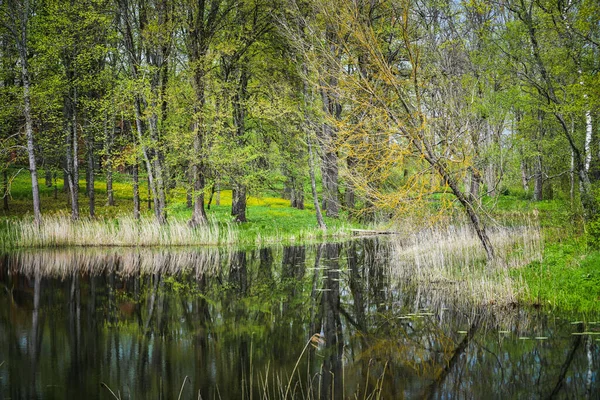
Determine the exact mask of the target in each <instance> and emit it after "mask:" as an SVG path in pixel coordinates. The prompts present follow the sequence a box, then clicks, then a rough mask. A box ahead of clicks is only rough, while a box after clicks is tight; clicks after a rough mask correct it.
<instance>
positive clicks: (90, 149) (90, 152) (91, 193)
mask: <svg viewBox="0 0 600 400" xmlns="http://www.w3.org/2000/svg"><path fill="white" fill-rule="evenodd" d="M86 139H87V140H86V145H87V174H86V176H87V184H86V186H87V191H88V192H87V196H88V202H89V206H90V218H94V217H95V216H96V191H95V187H94V186H95V180H96V179H95V178H96V177H95V175H94V169H95V165H94V134H93V133H92V130H91V129H89V126H88V132H87V135H86Z"/></svg>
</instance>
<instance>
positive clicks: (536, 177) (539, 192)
mask: <svg viewBox="0 0 600 400" xmlns="http://www.w3.org/2000/svg"><path fill="white" fill-rule="evenodd" d="M538 122H539V126H538V129H539V134H538V138H537V140H536V142H537V143H538V149H537V155H536V156H535V161H534V164H533V200H534V201H541V200H543V198H544V171H543V163H542V149H541V148H540V143H541V142H542V140H543V137H544V114H543V112H542V111H538Z"/></svg>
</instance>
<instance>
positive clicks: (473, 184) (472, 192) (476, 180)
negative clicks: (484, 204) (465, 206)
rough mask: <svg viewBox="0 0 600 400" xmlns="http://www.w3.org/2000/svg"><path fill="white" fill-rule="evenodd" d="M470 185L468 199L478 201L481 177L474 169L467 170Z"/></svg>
mask: <svg viewBox="0 0 600 400" xmlns="http://www.w3.org/2000/svg"><path fill="white" fill-rule="evenodd" d="M469 175H470V178H471V179H470V185H469V197H470V199H471V201H473V202H475V201H478V200H479V188H480V186H481V175H480V174H479V171H477V169H476V168H474V167H471V168H469Z"/></svg>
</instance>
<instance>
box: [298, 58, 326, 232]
mask: <svg viewBox="0 0 600 400" xmlns="http://www.w3.org/2000/svg"><path fill="white" fill-rule="evenodd" d="M302 72H303V73H304V75H305V76H308V67H307V66H306V64H305V63H303V64H302ZM309 96H310V93H309V91H308V82H307V81H306V78H305V79H303V82H302V98H303V101H302V102H303V108H304V129H305V134H306V144H307V146H308V175H309V177H310V189H311V192H312V197H313V205H314V207H315V214H316V217H317V224H318V225H319V228H320V229H323V230H325V229H327V225H325V220H324V219H323V214H322V213H321V206H320V205H319V194H318V193H317V180H316V177H315V160H314V158H313V146H312V138H311V135H310V127H311V126H313V124H312V121H311V120H310V116H309V114H308V112H309V111H308V104H309V100H310V99H309Z"/></svg>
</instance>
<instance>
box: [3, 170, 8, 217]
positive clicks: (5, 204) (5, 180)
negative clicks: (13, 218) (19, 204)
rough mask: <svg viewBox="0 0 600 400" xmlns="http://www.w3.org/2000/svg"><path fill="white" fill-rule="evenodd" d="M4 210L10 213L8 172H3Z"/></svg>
mask: <svg viewBox="0 0 600 400" xmlns="http://www.w3.org/2000/svg"><path fill="white" fill-rule="evenodd" d="M2 178H3V179H2V209H3V210H4V211H8V209H9V207H8V171H7V170H6V169H5V170H4V171H2Z"/></svg>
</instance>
